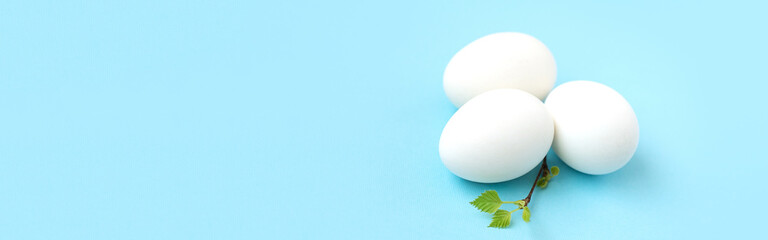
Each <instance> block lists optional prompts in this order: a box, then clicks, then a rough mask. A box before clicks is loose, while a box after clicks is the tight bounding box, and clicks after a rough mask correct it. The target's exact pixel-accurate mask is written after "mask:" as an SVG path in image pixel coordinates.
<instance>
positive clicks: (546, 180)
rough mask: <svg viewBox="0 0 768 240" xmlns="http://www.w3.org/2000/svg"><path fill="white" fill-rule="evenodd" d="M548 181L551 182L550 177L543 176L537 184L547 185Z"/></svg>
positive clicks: (541, 186)
mask: <svg viewBox="0 0 768 240" xmlns="http://www.w3.org/2000/svg"><path fill="white" fill-rule="evenodd" d="M547 182H549V178H546V177H543V178H540V179H539V181H538V182H536V186H539V187H540V188H545V187H547Z"/></svg>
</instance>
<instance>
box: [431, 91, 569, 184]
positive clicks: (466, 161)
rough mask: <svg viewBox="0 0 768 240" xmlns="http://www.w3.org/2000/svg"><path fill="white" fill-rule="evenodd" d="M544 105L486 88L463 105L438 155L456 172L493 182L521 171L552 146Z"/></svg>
mask: <svg viewBox="0 0 768 240" xmlns="http://www.w3.org/2000/svg"><path fill="white" fill-rule="evenodd" d="M553 136H554V124H553V122H552V118H551V117H550V116H549V113H548V112H547V110H546V108H545V107H544V104H543V103H542V102H541V101H540V100H539V99H538V98H536V97H535V96H533V95H531V94H529V93H527V92H524V91H521V90H518V89H497V90H492V91H488V92H485V93H483V94H481V95H479V96H477V97H475V98H473V99H472V100H470V101H469V102H467V103H466V104H464V106H462V107H461V108H460V109H459V110H458V111H456V113H455V114H454V115H453V116H452V117H451V119H450V120H448V123H447V124H446V125H445V128H444V129H443V133H442V135H441V136H440V144H439V150H440V158H441V159H442V161H443V164H445V166H446V167H447V168H448V170H450V171H451V172H453V173H454V174H456V175H457V176H459V177H461V178H464V179H466V180H469V181H474V182H481V183H495V182H503V181H507V180H511V179H514V178H517V177H520V176H522V175H524V174H525V173H527V172H529V171H530V170H531V169H533V168H534V167H536V165H537V164H538V163H539V162H541V160H542V159H543V158H544V156H545V155H546V154H547V151H549V148H550V146H551V145H552V138H553Z"/></svg>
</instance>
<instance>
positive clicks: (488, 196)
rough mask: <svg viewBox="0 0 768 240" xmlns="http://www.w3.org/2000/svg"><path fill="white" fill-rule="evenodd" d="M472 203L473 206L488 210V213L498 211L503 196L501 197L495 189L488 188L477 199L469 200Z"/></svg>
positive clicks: (484, 210)
mask: <svg viewBox="0 0 768 240" xmlns="http://www.w3.org/2000/svg"><path fill="white" fill-rule="evenodd" d="M469 203H470V204H472V206H475V208H477V209H479V210H480V211H483V212H487V213H494V212H496V210H497V209H499V207H501V204H502V203H501V198H499V194H498V193H496V191H494V190H488V191H485V192H483V194H480V196H479V197H477V199H475V200H474V201H472V202H469Z"/></svg>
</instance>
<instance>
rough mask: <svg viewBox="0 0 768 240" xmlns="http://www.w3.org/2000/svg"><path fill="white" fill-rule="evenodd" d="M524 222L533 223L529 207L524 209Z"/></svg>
mask: <svg viewBox="0 0 768 240" xmlns="http://www.w3.org/2000/svg"><path fill="white" fill-rule="evenodd" d="M523 221H525V222H530V221H531V210H530V209H528V206H525V207H523Z"/></svg>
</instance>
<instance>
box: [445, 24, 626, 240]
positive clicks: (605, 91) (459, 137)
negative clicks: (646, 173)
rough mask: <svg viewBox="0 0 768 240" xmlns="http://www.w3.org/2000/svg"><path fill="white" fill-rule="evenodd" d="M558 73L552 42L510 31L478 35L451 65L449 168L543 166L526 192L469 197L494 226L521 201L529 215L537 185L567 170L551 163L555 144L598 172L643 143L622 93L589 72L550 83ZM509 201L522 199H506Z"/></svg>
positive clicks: (507, 171)
mask: <svg viewBox="0 0 768 240" xmlns="http://www.w3.org/2000/svg"><path fill="white" fill-rule="evenodd" d="M556 76H557V69H556V66H555V59H554V57H553V56H552V53H551V52H550V51H549V49H548V48H547V47H546V46H545V45H544V44H543V43H542V42H540V41H539V40H537V39H536V38H534V37H532V36H530V35H527V34H523V33H512V32H503V33H495V34H491V35H487V36H484V37H482V38H480V39H477V40H475V41H473V42H472V43H470V44H469V45H467V46H465V47H464V48H463V49H461V50H460V51H459V52H458V53H456V55H455V56H454V57H453V58H452V59H451V61H450V62H449V63H448V66H447V67H446V69H445V73H444V76H443V87H444V89H445V93H446V95H448V98H449V99H450V100H451V101H452V102H453V104H454V105H456V107H458V108H459V109H458V111H456V113H455V114H454V115H453V116H452V117H451V119H450V120H449V121H448V123H447V124H446V125H445V128H444V129H443V133H442V135H441V136H440V144H439V151H440V158H441V159H442V161H443V164H445V166H446V167H447V168H448V170H450V171H451V172H453V173H454V174H456V175H457V176H459V177H461V178H464V179H466V180H469V181H473V182H479V183H497V182H503V181H508V180H512V179H515V178H518V177H520V176H522V175H524V174H526V173H527V172H529V171H531V170H533V169H534V168H535V167H536V166H537V165H540V166H541V167H540V169H539V170H538V174H537V175H536V180H534V184H533V186H532V187H531V191H530V192H529V193H528V196H527V197H525V198H523V199H521V200H517V201H502V200H501V199H500V198H499V195H498V193H497V192H496V191H493V190H488V191H485V192H484V193H482V194H481V195H480V196H479V197H478V198H477V199H475V200H474V201H472V202H470V203H471V204H472V205H473V206H475V207H476V208H477V209H479V210H481V211H483V212H488V213H491V214H493V216H492V221H491V224H490V225H489V226H488V227H496V228H504V227H507V226H509V225H510V221H511V215H512V213H513V212H515V211H517V210H523V214H522V218H523V220H524V221H526V222H528V221H529V220H530V216H531V212H530V209H529V208H528V205H529V203H530V201H531V195H532V194H533V191H534V189H535V188H536V186H539V187H541V188H545V187H546V186H547V183H548V182H549V180H550V179H551V178H552V177H553V176H556V175H558V173H559V172H560V169H559V168H558V167H556V166H555V167H552V168H549V166H548V165H547V158H546V155H547V152H548V151H549V149H550V147H551V148H553V149H554V151H555V154H557V156H558V157H560V159H561V160H563V162H565V163H566V164H567V165H568V166H570V167H571V168H573V169H575V170H577V171H580V172H583V173H586V174H593V175H600V174H608V173H611V172H614V171H616V170H618V169H619V168H621V167H623V166H624V165H626V164H627V162H629V160H630V159H631V158H632V155H634V153H635V150H636V149H637V144H638V141H639V129H638V123H637V117H636V116H635V112H634V110H632V107H631V106H630V105H629V103H628V102H627V101H626V100H625V99H624V97H622V96H621V95H620V94H619V93H618V92H616V91H615V90H613V89H611V88H610V87H608V86H605V85H603V84H600V83H597V82H591V81H571V82H567V83H564V84H561V85H559V86H558V87H556V88H555V89H554V90H552V87H554V85H555V79H556ZM550 90H551V91H550ZM545 99H546V100H545ZM542 101H544V102H542ZM503 204H513V205H515V206H516V209H514V210H513V211H511V212H510V211H507V210H503V209H499V208H500V207H501V206H502V205H503Z"/></svg>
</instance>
